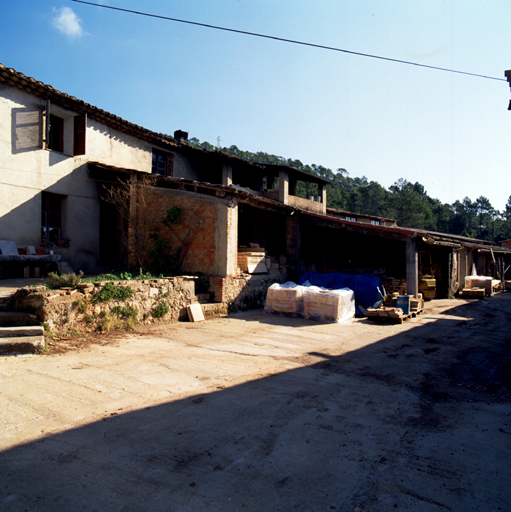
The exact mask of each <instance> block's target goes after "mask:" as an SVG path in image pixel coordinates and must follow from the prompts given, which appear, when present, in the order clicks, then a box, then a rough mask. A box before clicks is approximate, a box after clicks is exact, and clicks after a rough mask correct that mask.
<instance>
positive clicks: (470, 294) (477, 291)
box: [460, 288, 485, 299]
mask: <svg viewBox="0 0 511 512" xmlns="http://www.w3.org/2000/svg"><path fill="white" fill-rule="evenodd" d="M484 296H485V289H484V288H463V290H461V292H460V297H462V298H463V299H484Z"/></svg>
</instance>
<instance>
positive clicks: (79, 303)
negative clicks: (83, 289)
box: [73, 299, 87, 315]
mask: <svg viewBox="0 0 511 512" xmlns="http://www.w3.org/2000/svg"><path fill="white" fill-rule="evenodd" d="M73 304H74V305H75V307H76V309H77V311H78V313H81V314H82V315H83V314H84V313H85V312H86V311H87V301H86V300H85V299H77V300H75V301H74V302H73Z"/></svg>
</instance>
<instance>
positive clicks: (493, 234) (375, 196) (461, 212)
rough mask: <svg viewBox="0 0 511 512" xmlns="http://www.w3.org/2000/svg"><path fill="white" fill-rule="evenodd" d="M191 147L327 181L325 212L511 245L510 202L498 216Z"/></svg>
mask: <svg viewBox="0 0 511 512" xmlns="http://www.w3.org/2000/svg"><path fill="white" fill-rule="evenodd" d="M189 143H190V144H191V145H193V146H195V147H199V148H202V149H207V150H209V151H222V152H225V153H228V154H230V155H233V156H236V157H238V158H242V159H244V160H249V161H251V162H256V163H261V164H278V165H289V166H291V167H295V168H297V169H300V170H301V171H305V172H308V173H310V174H313V175H316V176H321V177H322V178H325V179H327V180H330V181H331V182H332V183H333V185H331V186H330V185H328V186H327V206H328V207H330V208H336V209H338V210H345V211H349V212H353V213H361V214H366V215H375V216H378V217H387V218H391V219H395V220H396V221H397V223H398V225H399V226H403V227H411V228H418V229H427V230H430V231H438V232H441V233H451V234H454V235H463V236H467V237H470V238H479V239H482V240H493V241H495V242H499V241H500V240H507V239H511V196H510V197H509V199H508V202H507V204H506V207H505V209H504V210H503V211H501V212H499V211H498V210H496V209H495V208H493V206H492V204H491V203H490V201H489V200H488V198H486V197H484V196H480V197H478V198H477V199H476V200H475V201H472V200H471V199H470V198H468V197H465V198H464V199H463V200H462V201H455V202H454V203H453V204H447V203H442V202H440V201H439V200H438V199H434V198H432V197H430V196H429V195H428V194H427V192H426V190H425V188H424V186H423V185H421V184H420V183H418V182H417V183H411V182H409V181H407V180H406V179H404V178H400V179H399V180H397V181H396V182H395V183H394V184H393V185H392V186H390V187H389V188H388V189H386V188H384V187H382V186H381V185H380V184H379V183H377V182H376V181H368V180H367V178H366V177H365V176H362V177H361V178H358V177H357V178H352V177H350V176H349V174H348V172H347V171H346V170H345V169H337V170H336V171H332V170H331V169H328V168H326V167H323V166H322V165H316V164H312V165H307V164H303V163H302V162H300V160H293V159H291V158H283V157H281V156H276V155H270V154H268V153H264V152H262V151H258V152H257V153H252V152H250V151H243V150H241V149H239V148H238V147H236V146H231V147H229V148H227V147H224V148H221V149H218V148H216V147H215V146H213V145H212V144H210V143H209V142H200V141H199V140H198V139H196V138H193V139H190V141H189ZM297 193H298V195H300V196H302V197H307V196H308V195H310V194H316V193H317V186H316V185H314V184H305V183H299V186H298V189H297Z"/></svg>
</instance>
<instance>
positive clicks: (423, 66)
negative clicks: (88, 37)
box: [71, 0, 507, 82]
mask: <svg viewBox="0 0 511 512" xmlns="http://www.w3.org/2000/svg"><path fill="white" fill-rule="evenodd" d="M71 1H73V2H76V3H79V4H86V5H93V6H95V7H104V8H105V9H111V10H114V11H122V12H128V13H131V14H138V15H140V16H148V17H150V18H158V19H161V20H166V21H175V22H178V23H186V24H188V25H196V26H199V27H206V28H212V29H215V30H223V31H225V32H234V33H235V34H243V35H246V36H254V37H262V38H264V39H273V40H274V41H281V42H284V43H292V44H299V45H302V46H310V47H312V48H319V49H322V50H331V51H334V52H342V53H349V54H351V55H358V56H359V57H369V58H371V59H379V60H386V61H389V62H396V63H398V64H407V65H409V66H417V67H421V68H428V69H436V70H437V71H447V72H449V73H457V74H460V75H468V76H475V77H478V78H486V79H488V80H499V81H501V82H507V80H506V79H505V78H496V77H494V76H487V75H480V74H478V73H469V72H468V71H459V70H456V69H449V68H442V67H438V66H429V65H427V64H419V63H418V62H411V61H408V60H400V59H392V58H390V57H382V56H381V55H373V54H370V53H361V52H354V51H351V50H344V49H342V48H336V47H334V46H325V45H322V44H314V43H306V42H304V41H297V40H295V39H286V38H284V37H277V36H269V35H266V34H259V33H257V32H248V31H246V30H238V29H234V28H227V27H219V26H217V25H208V24H207V23H199V22H197V21H189V20H180V19H178V18H170V17H168V16H161V15H159V14H150V13H147V12H141V11H133V10H131V9H123V8H121V7H112V6H110V5H101V4H95V3H93V2H85V1H84V0H71Z"/></svg>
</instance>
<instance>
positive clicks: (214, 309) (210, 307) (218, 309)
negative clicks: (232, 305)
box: [201, 302, 227, 315]
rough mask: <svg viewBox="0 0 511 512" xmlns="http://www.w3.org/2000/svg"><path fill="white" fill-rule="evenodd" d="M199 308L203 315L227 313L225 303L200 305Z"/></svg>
mask: <svg viewBox="0 0 511 512" xmlns="http://www.w3.org/2000/svg"><path fill="white" fill-rule="evenodd" d="M201 307H202V312H203V313H204V315H215V314H225V312H226V311H227V304H226V303H225V302H209V303H207V304H204V303H201Z"/></svg>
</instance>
